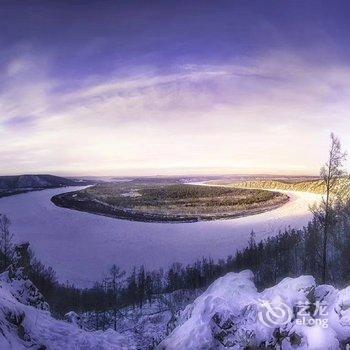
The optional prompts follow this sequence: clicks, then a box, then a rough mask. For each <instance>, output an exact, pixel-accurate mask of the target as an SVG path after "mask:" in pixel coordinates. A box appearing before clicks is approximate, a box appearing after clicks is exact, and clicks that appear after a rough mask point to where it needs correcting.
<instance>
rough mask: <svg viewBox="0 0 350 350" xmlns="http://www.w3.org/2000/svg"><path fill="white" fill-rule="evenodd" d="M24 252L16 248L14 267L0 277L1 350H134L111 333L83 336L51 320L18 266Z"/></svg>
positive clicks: (127, 340) (76, 328) (80, 331)
mask: <svg viewBox="0 0 350 350" xmlns="http://www.w3.org/2000/svg"><path fill="white" fill-rule="evenodd" d="M27 248H28V245H27V244H25V245H21V246H19V247H16V252H17V253H18V255H17V257H16V258H15V259H14V264H13V265H11V266H10V267H9V269H8V270H7V271H5V272H4V273H2V274H1V275H0V349H1V350H22V349H23V350H24V349H35V350H44V349H46V350H62V349H66V350H80V349H84V350H90V349H91V350H95V349H99V350H129V349H130V350H131V349H136V346H135V345H134V343H133V340H132V339H130V338H126V337H124V336H122V335H120V334H119V333H117V332H115V331H113V330H107V331H105V332H102V331H96V332H87V331H85V330H83V329H81V328H80V327H79V325H77V324H72V323H68V322H64V321H60V320H56V319H54V318H53V317H52V316H51V314H50V312H49V306H48V304H47V303H46V302H45V300H44V298H43V296H42V294H41V293H40V292H39V290H38V289H37V288H36V287H35V286H34V284H33V283H32V282H31V281H30V280H29V279H28V276H27V274H26V272H25V266H20V265H21V264H24V265H25V256H26V252H27ZM17 253H16V254H17Z"/></svg>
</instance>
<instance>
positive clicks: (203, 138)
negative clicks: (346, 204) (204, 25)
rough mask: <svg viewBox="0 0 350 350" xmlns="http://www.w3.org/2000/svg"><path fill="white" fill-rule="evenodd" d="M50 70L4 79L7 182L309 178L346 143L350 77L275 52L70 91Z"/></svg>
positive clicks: (37, 61) (1, 111)
mask: <svg viewBox="0 0 350 350" xmlns="http://www.w3.org/2000/svg"><path fill="white" fill-rule="evenodd" d="M51 64H52V63H50V60H49V59H47V58H45V57H37V56H35V55H19V56H18V57H14V58H13V59H12V60H10V61H9V62H7V64H6V69H4V70H3V72H4V73H3V75H2V76H1V79H2V84H1V88H0V148H1V152H0V162H1V164H6V167H5V168H4V167H2V172H3V173H14V172H15V173H21V172H27V173H28V172H38V171H40V172H61V173H70V174H81V173H90V174H115V175H117V174H126V173H132V172H137V173H139V174H144V173H147V172H156V170H155V169H158V170H157V172H158V173H161V172H167V173H169V172H179V171H194V168H199V169H201V171H215V168H216V169H218V170H217V171H227V172H229V171H236V172H254V171H255V172H285V173H295V172H297V173H312V172H316V171H317V170H318V167H319V163H320V162H321V161H322V151H325V149H326V147H327V142H328V139H327V136H328V133H329V131H330V130H334V131H335V132H337V133H338V134H339V135H340V136H344V138H345V136H347V134H349V132H350V126H349V124H348V123H346V122H345V121H346V119H347V118H348V110H349V109H350V99H349V97H350V83H349V81H350V79H349V78H350V67H348V66H346V65H320V64H318V65H312V64H310V63H308V62H307V61H305V60H303V59H302V58H301V57H300V56H297V55H286V54H281V53H278V52H274V53H271V54H270V55H266V56H262V57H259V59H255V60H250V61H249V63H248V64H247V63H246V64H244V65H242V64H237V62H234V63H232V64H225V65H212V66H209V65H183V66H177V67H174V68H173V69H172V73H169V74H159V73H158V74H157V73H155V72H154V70H153V69H152V68H147V67H145V68H144V69H143V71H142V72H139V73H138V74H135V75H131V76H130V75H127V74H124V75H120V74H114V73H113V74H111V76H107V77H106V76H103V77H97V78H96V77H93V78H90V77H87V78H86V80H83V81H81V82H80V86H79V87H78V88H77V87H76V86H75V87H74V88H73V87H70V86H66V85H65V84H66V81H65V80H64V79H59V77H57V76H56V77H54V78H53V77H52V75H51V74H50V68H51V66H50V65H51ZM348 146H350V144H349V145H348Z"/></svg>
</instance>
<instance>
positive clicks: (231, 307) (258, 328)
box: [158, 271, 350, 350]
mask: <svg viewBox="0 0 350 350" xmlns="http://www.w3.org/2000/svg"><path fill="white" fill-rule="evenodd" d="M348 342H350V287H348V288H346V289H344V290H341V291H338V290H336V289H335V288H334V287H332V286H328V285H322V286H316V283H315V280H314V278H313V277H311V276H300V277H298V278H285V279H284V280H282V281H281V282H280V283H279V284H277V285H276V286H274V287H272V288H268V289H266V290H264V291H262V292H258V291H257V289H256V287H255V285H254V283H253V274H252V272H250V271H242V272H240V273H229V274H227V275H226V276H224V277H222V278H219V279H218V280H216V281H215V282H214V283H213V284H212V285H211V286H210V287H209V288H208V289H207V290H206V291H205V292H204V293H203V294H202V295H201V296H199V297H198V298H197V299H196V300H195V301H194V302H193V303H192V304H190V305H188V306H187V307H186V308H185V310H184V311H183V312H182V313H181V315H180V317H179V318H178V326H177V327H176V328H175V329H174V330H173V332H172V333H171V334H170V335H169V336H168V337H167V338H166V339H165V340H163V341H162V342H161V343H160V345H159V346H158V349H159V350H177V349H181V350H214V349H237V350H238V349H282V350H289V349H299V350H300V349H319V350H325V349H331V350H333V349H347V348H350V346H349V347H346V346H347V344H348Z"/></svg>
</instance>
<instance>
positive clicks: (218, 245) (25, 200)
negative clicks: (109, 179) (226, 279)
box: [0, 188, 320, 286]
mask: <svg viewBox="0 0 350 350" xmlns="http://www.w3.org/2000/svg"><path fill="white" fill-rule="evenodd" d="M77 189H78V188H60V189H50V190H44V191H40V192H31V193H26V194H20V195H16V196H12V197H7V198H1V199H0V213H2V214H6V215H8V216H9V218H10V219H11V220H12V222H13V226H12V228H13V232H14V234H15V240H17V241H22V240H28V241H30V242H31V247H32V249H33V250H34V251H35V252H36V253H37V255H38V257H39V258H40V259H41V260H42V262H43V263H44V264H46V265H50V266H52V267H53V268H54V269H55V270H56V271H57V274H58V277H59V279H60V280H61V281H67V280H69V281H71V282H74V283H76V284H77V285H79V286H89V285H91V284H92V283H93V282H94V281H95V280H101V279H102V278H103V276H104V274H105V273H106V271H108V269H109V268H110V266H111V265H112V264H114V263H116V264H119V265H120V266H121V267H122V268H124V269H127V270H129V269H130V268H131V267H132V266H134V265H135V266H139V265H141V264H144V265H145V266H146V267H148V268H158V267H160V266H162V267H167V266H169V265H170V264H171V263H173V262H176V261H177V262H182V263H189V262H193V261H194V260H195V259H197V258H201V257H203V256H204V257H209V256H211V257H213V258H214V259H217V258H225V257H227V256H228V255H230V254H232V253H234V252H235V251H236V249H237V248H242V247H243V246H245V245H246V244H247V240H248V238H249V234H250V232H251V231H252V230H254V231H255V232H256V238H257V239H262V238H265V237H267V236H269V235H274V234H276V233H278V231H279V230H283V229H284V228H285V227H287V226H291V227H294V228H298V227H302V226H303V225H305V224H306V223H307V222H308V220H309V219H310V217H311V215H310V213H309V206H310V205H311V204H312V203H314V202H315V201H317V200H319V199H320V196H318V195H314V194H310V193H301V192H288V195H289V196H290V197H291V200H290V201H289V202H288V203H287V204H286V205H284V206H282V207H280V208H278V209H276V210H273V211H270V212H266V213H263V214H258V215H254V216H249V217H244V218H238V219H233V220H218V221H211V222H198V223H186V224H159V223H142V222H131V221H126V220H117V219H112V218H107V217H103V216H97V215H92V214H88V213H82V212H78V211H73V210H69V209H64V208H59V207H56V206H55V205H53V204H52V203H51V201H50V199H51V197H52V196H53V195H55V194H58V193H63V192H67V191H69V190H77Z"/></svg>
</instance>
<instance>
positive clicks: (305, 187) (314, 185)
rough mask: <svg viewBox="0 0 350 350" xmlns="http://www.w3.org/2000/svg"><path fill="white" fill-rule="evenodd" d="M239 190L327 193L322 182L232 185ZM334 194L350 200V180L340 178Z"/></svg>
mask: <svg viewBox="0 0 350 350" xmlns="http://www.w3.org/2000/svg"><path fill="white" fill-rule="evenodd" d="M231 185H232V186H234V187H239V188H258V189H270V190H286V191H302V192H312V193H317V194H324V193H325V185H324V183H323V181H322V180H311V181H287V180H284V181H281V180H263V181H243V182H238V183H232V184H231ZM333 193H337V194H339V195H342V196H343V197H345V198H350V179H349V178H347V177H344V178H339V179H337V181H336V184H335V187H334V190H333Z"/></svg>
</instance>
